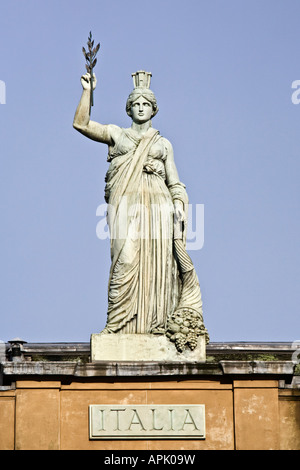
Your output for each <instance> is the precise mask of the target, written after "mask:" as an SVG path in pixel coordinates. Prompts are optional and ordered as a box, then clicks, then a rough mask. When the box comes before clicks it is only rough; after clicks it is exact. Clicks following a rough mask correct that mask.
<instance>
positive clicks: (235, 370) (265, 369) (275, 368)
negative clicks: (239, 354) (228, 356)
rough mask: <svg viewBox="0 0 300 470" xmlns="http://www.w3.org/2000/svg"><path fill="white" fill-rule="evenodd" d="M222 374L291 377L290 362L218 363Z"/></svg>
mask: <svg viewBox="0 0 300 470" xmlns="http://www.w3.org/2000/svg"><path fill="white" fill-rule="evenodd" d="M220 366H221V367H222V371H223V374H225V375H227V374H230V375H236V374H237V375H240V374H263V375H265V374H272V375H293V373H294V367H295V364H294V363H293V362H292V361H220Z"/></svg>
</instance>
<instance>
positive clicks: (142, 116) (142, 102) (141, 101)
mask: <svg viewBox="0 0 300 470" xmlns="http://www.w3.org/2000/svg"><path fill="white" fill-rule="evenodd" d="M152 114H153V108H152V103H150V101H148V100H147V99H146V98H144V97H143V96H140V97H139V98H137V99H136V100H135V101H134V102H133V103H132V105H131V117H132V120H133V121H134V122H136V123H137V124H143V123H144V122H147V121H149V120H150V119H151V117H152Z"/></svg>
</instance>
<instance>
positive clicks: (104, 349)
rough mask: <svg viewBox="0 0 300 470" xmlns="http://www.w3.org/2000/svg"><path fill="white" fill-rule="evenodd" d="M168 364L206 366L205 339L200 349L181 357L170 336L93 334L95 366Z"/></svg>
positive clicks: (92, 348) (199, 339)
mask: <svg viewBox="0 0 300 470" xmlns="http://www.w3.org/2000/svg"><path fill="white" fill-rule="evenodd" d="M96 361H109V362H122V361H144V362H149V361H167V362H205V361H206V341H205V336H199V337H198V344H197V347H196V348H195V349H194V350H193V351H191V350H190V349H189V348H187V349H185V350H184V351H183V352H182V353H179V352H178V351H177V349H176V347H175V344H174V343H172V342H171V341H170V340H169V339H168V338H167V337H166V336H163V335H142V334H101V333H99V334H92V335H91V362H96Z"/></svg>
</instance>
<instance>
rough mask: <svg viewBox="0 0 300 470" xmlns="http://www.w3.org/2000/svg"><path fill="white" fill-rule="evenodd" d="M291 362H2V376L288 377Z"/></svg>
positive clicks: (292, 370)
mask: <svg viewBox="0 0 300 470" xmlns="http://www.w3.org/2000/svg"><path fill="white" fill-rule="evenodd" d="M294 367H295V364H294V363H293V362H291V361H285V362H284V361H272V362H268V361H220V363H208V362H207V363H197V362H194V363H186V362H167V361H166V362H163V361H161V362H153V361H151V362H134V361H131V362H107V361H99V362H95V363H87V364H81V363H79V362H71V361H70V362H62V361H57V362H44V361H42V362H27V361H23V362H10V361H7V362H3V363H2V372H3V375H4V376H72V377H78V378H80V377H86V378H88V377H155V376H159V377H163V376H176V375H177V376H204V375H206V376H207V375H213V376H220V375H223V376H224V375H258V374H260V375H276V376H286V375H289V376H292V375H293V372H294Z"/></svg>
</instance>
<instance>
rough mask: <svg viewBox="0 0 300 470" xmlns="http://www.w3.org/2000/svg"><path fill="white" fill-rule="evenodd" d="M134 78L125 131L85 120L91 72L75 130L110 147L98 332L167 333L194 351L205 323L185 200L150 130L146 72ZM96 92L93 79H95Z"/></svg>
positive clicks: (166, 145) (162, 145) (167, 146)
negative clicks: (106, 272)
mask: <svg viewBox="0 0 300 470" xmlns="http://www.w3.org/2000/svg"><path fill="white" fill-rule="evenodd" d="M132 76H133V81H134V89H133V91H132V93H131V94H130V95H129V97H128V100H127V104H126V111H127V114H128V115H129V116H130V117H131V119H132V124H131V127H130V128H127V129H123V128H120V127H118V126H116V125H111V124H109V125H103V124H99V123H97V122H93V121H91V120H90V87H91V85H90V74H88V73H87V74H86V75H84V76H82V77H81V84H82V87H83V93H82V96H81V99H80V102H79V105H78V107H77V110H76V113H75V117H74V123H73V126H74V128H75V129H76V130H78V131H79V132H81V133H82V134H83V135H85V136H87V137H89V138H90V139H93V140H95V141H98V142H101V143H104V144H107V145H108V161H109V162H110V166H109V168H108V171H107V174H106V178H105V181H106V187H105V200H106V202H107V203H108V224H109V229H110V238H111V269H110V277H109V287H108V312H107V323H106V327H105V328H104V330H103V331H102V333H129V334H131V333H133V334H134V333H139V334H166V335H167V336H168V337H169V338H170V339H171V340H172V341H174V342H175V344H176V346H177V349H179V350H182V349H183V348H184V345H185V344H187V345H188V346H189V347H190V348H191V349H193V348H194V347H195V346H196V343H197V336H199V335H200V334H201V335H202V334H205V335H206V336H207V332H206V330H205V327H204V325H203V318H202V301H201V293H200V287H199V283H198V279H197V276H196V273H195V270H194V267H193V265H192V262H191V260H190V258H189V256H188V255H187V253H186V251H185V219H186V217H185V209H186V207H187V203H188V198H187V194H186V190H185V186H184V185H183V184H182V183H181V182H180V180H179V177H178V173H177V170H176V167H175V163H174V157H173V149H172V145H171V143H170V142H169V141H168V140H167V139H166V138H164V137H162V136H161V135H160V134H159V132H158V131H157V130H155V129H154V128H153V127H152V123H151V119H152V118H153V117H154V116H155V115H156V114H157V112H158V106H157V102H156V98H155V96H154V93H153V92H152V91H151V90H150V88H149V86H150V78H151V74H150V73H148V72H144V71H139V72H137V73H135V74H133V75H132ZM92 84H93V88H95V87H96V77H95V76H93V80H92Z"/></svg>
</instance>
